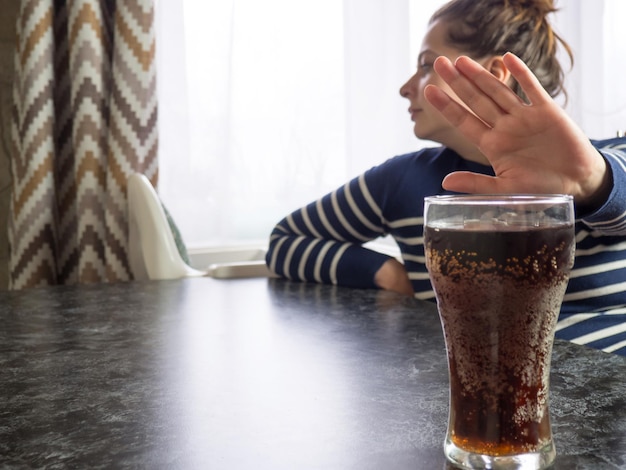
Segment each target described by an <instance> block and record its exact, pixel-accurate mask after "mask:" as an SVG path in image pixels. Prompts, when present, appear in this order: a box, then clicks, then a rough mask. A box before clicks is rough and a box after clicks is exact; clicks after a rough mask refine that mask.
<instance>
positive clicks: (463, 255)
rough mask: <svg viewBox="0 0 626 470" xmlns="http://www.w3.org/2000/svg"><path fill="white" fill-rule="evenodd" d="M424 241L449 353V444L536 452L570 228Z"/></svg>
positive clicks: (542, 433) (440, 232)
mask: <svg viewBox="0 0 626 470" xmlns="http://www.w3.org/2000/svg"><path fill="white" fill-rule="evenodd" d="M424 235H425V246H426V256H427V265H428V269H429V272H430V277H431V281H432V284H433V288H434V289H435V293H436V296H437V303H438V308H439V313H440V316H441V321H442V326H443V329H444V334H445V339H446V347H447V351H448V363H449V373H450V393H451V395H450V427H449V437H450V438H451V440H452V442H453V443H454V444H455V445H457V446H458V447H460V448H462V449H464V450H467V451H470V452H475V453H480V454H487V455H493V456H499V455H507V454H516V453H526V452H536V451H539V450H540V449H541V448H542V447H543V446H544V445H546V444H547V443H549V441H550V439H551V431H550V418H549V412H548V388H549V370H550V359H551V352H552V341H553V336H554V327H555V325H556V320H557V317H558V314H559V310H560V305H561V302H562V299H563V294H564V292H565V289H566V286H567V281H568V278H569V270H570V268H571V266H572V263H573V256H574V246H573V244H574V240H573V228H572V226H571V225H569V226H560V227H549V228H533V229H531V230H524V231H522V230H519V229H514V228H510V227H506V226H501V227H496V226H494V227H491V228H490V229H489V230H482V229H480V228H474V229H455V228H451V229H447V228H437V229H433V228H430V227H426V228H425V233H424ZM529 351H530V352H529Z"/></svg>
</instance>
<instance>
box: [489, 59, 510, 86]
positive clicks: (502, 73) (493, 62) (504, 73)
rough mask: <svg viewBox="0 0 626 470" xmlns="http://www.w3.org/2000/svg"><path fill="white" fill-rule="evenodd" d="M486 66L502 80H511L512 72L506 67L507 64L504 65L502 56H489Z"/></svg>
mask: <svg viewBox="0 0 626 470" xmlns="http://www.w3.org/2000/svg"><path fill="white" fill-rule="evenodd" d="M484 67H485V68H486V69H487V70H489V72H490V73H491V74H492V75H493V76H494V77H496V78H497V79H498V80H500V81H501V82H504V83H508V82H509V79H510V78H511V72H509V69H508V68H507V67H506V65H504V60H502V56H500V55H497V56H493V57H491V58H489V59H488V60H487V62H486V63H485V65H484Z"/></svg>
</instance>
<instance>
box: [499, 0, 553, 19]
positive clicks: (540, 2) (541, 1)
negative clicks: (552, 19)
mask: <svg viewBox="0 0 626 470" xmlns="http://www.w3.org/2000/svg"><path fill="white" fill-rule="evenodd" d="M504 6H505V8H506V7H510V8H514V9H519V10H521V11H520V13H534V14H535V15H536V16H540V17H545V16H548V15H549V14H550V13H554V12H555V11H557V8H556V6H555V5H554V0H504Z"/></svg>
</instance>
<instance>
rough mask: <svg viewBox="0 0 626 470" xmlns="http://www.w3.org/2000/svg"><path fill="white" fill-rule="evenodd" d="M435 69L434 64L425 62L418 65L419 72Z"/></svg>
mask: <svg viewBox="0 0 626 470" xmlns="http://www.w3.org/2000/svg"><path fill="white" fill-rule="evenodd" d="M432 67H433V64H432V62H423V63H421V64H418V65H417V69H418V70H429V69H431V68H432Z"/></svg>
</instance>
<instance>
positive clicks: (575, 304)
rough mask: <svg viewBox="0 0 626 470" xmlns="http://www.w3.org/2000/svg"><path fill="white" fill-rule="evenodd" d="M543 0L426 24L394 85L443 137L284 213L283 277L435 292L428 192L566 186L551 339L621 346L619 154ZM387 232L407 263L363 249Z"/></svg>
mask: <svg viewBox="0 0 626 470" xmlns="http://www.w3.org/2000/svg"><path fill="white" fill-rule="evenodd" d="M554 11H555V8H554V6H553V2H552V1H550V0H543V1H540V0H535V1H529V0H526V1H524V0H518V1H513V0H453V1H451V2H449V3H448V4H446V5H445V6H444V7H442V8H441V9H440V10H439V11H437V12H436V13H435V14H434V15H433V17H432V18H431V20H430V22H429V29H428V32H427V34H426V36H425V37H424V40H423V43H422V47H421V51H420V54H419V56H418V67H417V72H416V73H415V75H414V76H413V77H411V78H410V79H409V81H408V82H407V83H406V84H404V85H403V86H402V87H401V88H400V94H401V95H402V96H403V97H405V98H407V99H408V100H409V102H410V106H409V112H410V115H411V119H412V120H413V121H414V123H415V125H414V132H415V135H416V136H417V137H418V138H420V139H428V140H432V141H436V142H439V143H441V144H442V146H441V147H438V148H430V149H423V150H420V151H418V152H415V153H411V154H407V155H401V156H398V157H395V158H392V159H390V160H388V161H386V162H385V163H383V164H381V165H379V166H376V167H374V168H372V169H370V170H368V171H367V172H365V173H364V174H363V175H361V176H359V177H357V178H355V179H354V180H352V181H350V182H348V183H347V184H346V185H345V186H343V187H342V188H339V189H337V190H336V191H334V192H332V193H330V194H328V195H326V196H324V197H323V198H322V199H320V200H318V201H316V202H313V203H311V204H309V205H308V206H306V207H304V208H302V209H299V210H297V211H295V212H293V213H292V214H290V215H288V216H287V217H286V218H285V219H283V220H282V221H281V222H279V223H278V225H277V226H276V227H275V229H274V231H273V232H272V235H271V237H270V250H269V252H268V255H267V263H268V266H269V267H270V269H271V270H273V271H274V272H276V273H277V274H278V275H280V276H283V277H286V278H289V279H293V280H300V281H314V282H324V283H332V284H339V285H345V286H353V287H361V288H380V289H387V290H392V291H396V292H400V293H405V294H410V295H414V296H415V297H417V298H420V299H428V300H433V299H434V293H433V292H432V288H431V286H430V282H429V279H428V273H427V271H426V267H425V265H424V247H423V244H422V230H423V225H422V224H423V218H422V216H423V214H422V210H423V198H424V197H425V196H429V195H433V194H445V193H448V192H468V193H566V194H571V195H573V196H574V201H575V205H576V211H577V216H578V220H577V224H576V235H577V253H576V262H575V266H574V269H573V271H572V275H571V281H570V284H569V287H568V291H567V293H566V296H565V299H564V303H563V307H562V312H561V316H560V321H559V325H558V326H557V336H560V337H563V338H567V339H571V340H575V341H577V342H580V343H587V344H590V345H591V346H594V347H597V348H601V349H604V350H606V351H614V352H619V353H622V354H626V328H623V327H622V325H626V315H625V314H624V312H626V197H624V196H625V195H624V194H622V192H623V190H622V189H621V188H626V153H624V152H622V151H620V150H616V149H615V148H609V147H611V146H613V147H615V146H616V145H618V144H622V143H626V141H625V142H620V141H618V140H609V141H604V142H591V141H589V139H588V138H587V137H585V136H584V134H583V133H582V131H581V130H580V129H579V128H578V127H577V126H576V125H575V124H574V123H573V122H572V121H571V120H570V119H569V118H568V116H567V115H566V114H565V112H564V111H563V110H562V109H561V107H560V106H558V105H557V104H556V103H555V102H554V100H553V98H554V97H556V96H558V95H559V94H560V93H564V88H563V75H564V74H563V70H562V68H561V66H560V64H559V62H558V60H557V57H556V53H557V44H561V46H563V47H564V48H565V50H566V51H567V52H568V54H570V58H571V53H570V50H569V47H568V46H567V44H565V43H564V41H562V40H561V38H559V36H558V35H557V34H556V33H555V32H554V31H553V30H552V27H551V26H550V23H549V21H548V15H549V14H550V13H552V12H554ZM385 234H391V236H392V237H393V238H394V239H395V241H396V242H397V244H398V246H399V247H400V251H401V254H402V262H400V261H398V260H397V259H395V258H393V257H389V256H386V255H384V254H381V253H377V252H375V251H371V250H368V249H366V248H364V247H363V246H362V244H363V243H364V242H367V241H369V240H373V239H375V238H377V237H379V236H381V235H385Z"/></svg>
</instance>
